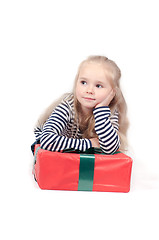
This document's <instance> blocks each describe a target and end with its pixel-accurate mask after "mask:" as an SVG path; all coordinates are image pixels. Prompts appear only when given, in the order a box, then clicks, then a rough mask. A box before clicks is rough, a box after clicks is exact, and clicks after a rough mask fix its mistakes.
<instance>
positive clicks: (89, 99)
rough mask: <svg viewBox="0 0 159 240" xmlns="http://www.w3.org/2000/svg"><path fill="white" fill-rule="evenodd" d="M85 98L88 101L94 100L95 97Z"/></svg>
mask: <svg viewBox="0 0 159 240" xmlns="http://www.w3.org/2000/svg"><path fill="white" fill-rule="evenodd" d="M84 99H85V100H88V101H94V100H95V99H94V98H87V97H84Z"/></svg>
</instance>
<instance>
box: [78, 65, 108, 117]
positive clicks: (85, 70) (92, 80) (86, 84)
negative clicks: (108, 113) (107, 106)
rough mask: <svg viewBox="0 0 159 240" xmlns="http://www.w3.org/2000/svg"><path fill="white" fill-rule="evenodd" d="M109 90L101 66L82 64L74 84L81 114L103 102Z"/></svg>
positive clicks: (104, 72)
mask: <svg viewBox="0 0 159 240" xmlns="http://www.w3.org/2000/svg"><path fill="white" fill-rule="evenodd" d="M111 89H112V86H111V84H110V81H109V80H108V79H107V77H106V70H105V69H104V67H103V66H102V65H101V64H97V63H84V64H83V66H82V67H81V69H80V72H79V76H78V80H77V84H76V97H77V99H78V101H79V102H80V104H81V107H82V110H83V113H85V114H87V113H89V112H90V111H91V110H92V109H93V108H94V107H95V106H96V105H97V104H99V103H101V102H102V101H103V100H105V98H106V97H107V96H108V94H109V93H110V91H111Z"/></svg>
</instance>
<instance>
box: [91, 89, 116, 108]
mask: <svg viewBox="0 0 159 240" xmlns="http://www.w3.org/2000/svg"><path fill="white" fill-rule="evenodd" d="M114 96H115V91H114V89H112V90H111V91H110V92H109V94H108V95H107V97H106V98H105V99H104V100H103V101H102V102H101V103H98V104H97V105H96V106H95V108H97V107H105V106H109V104H110V102H111V101H112V99H113V98H114Z"/></svg>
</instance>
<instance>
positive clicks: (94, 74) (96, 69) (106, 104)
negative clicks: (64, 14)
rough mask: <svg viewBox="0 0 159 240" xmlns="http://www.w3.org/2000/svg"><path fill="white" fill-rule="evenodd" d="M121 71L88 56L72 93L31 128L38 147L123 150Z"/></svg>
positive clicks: (125, 123)
mask: <svg viewBox="0 0 159 240" xmlns="http://www.w3.org/2000/svg"><path fill="white" fill-rule="evenodd" d="M120 77H121V72H120V69H119V68H118V66H117V65H116V64H115V62H113V61H112V60H110V59H108V58H106V57H104V56H90V57H88V58H87V59H86V60H84V61H83V62H82V63H81V64H80V66H79V69H78V72H77V75H76V78H75V83H74V88H73V92H72V93H69V94H65V95H64V96H63V97H62V98H61V99H60V100H59V101H58V102H56V103H53V104H52V105H51V106H50V107H49V108H48V109H47V110H46V112H45V113H44V114H43V115H42V116H41V117H40V118H39V120H38V123H37V125H36V127H35V129H34V133H35V136H36V140H37V141H38V140H39V141H40V144H41V148H43V149H45V150H49V151H61V150H63V149H68V148H74V149H78V150H81V151H85V150H86V149H88V148H90V147H100V148H101V149H102V151H103V152H104V153H106V154H112V153H114V152H115V151H117V150H118V149H120V150H122V151H124V150H126V132H127V128H128V120H127V117H126V102H125V100H124V97H123V94H122V92H121V89H120V84H119V80H120Z"/></svg>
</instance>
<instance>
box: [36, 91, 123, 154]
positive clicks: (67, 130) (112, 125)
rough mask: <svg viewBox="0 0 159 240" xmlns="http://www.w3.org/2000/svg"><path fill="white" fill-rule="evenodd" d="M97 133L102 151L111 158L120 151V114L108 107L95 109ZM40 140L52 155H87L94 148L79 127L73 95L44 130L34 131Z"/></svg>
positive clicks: (65, 99) (53, 114)
mask: <svg viewBox="0 0 159 240" xmlns="http://www.w3.org/2000/svg"><path fill="white" fill-rule="evenodd" d="M93 115H94V119H95V131H96V133H97V135H98V139H99V144H100V148H101V149H102V151H103V152H104V153H107V154H111V153H114V152H115V151H116V150H118V148H119V146H120V140H119V135H118V127H119V125H118V112H117V111H115V112H114V114H111V112H110V108H109V107H107V106H104V107H98V108H95V109H93ZM34 133H35V137H36V140H38V139H40V144H41V148H43V149H45V150H49V151H61V150H64V149H68V148H73V149H78V150H81V151H85V150H86V149H88V148H90V147H92V143H91V141H90V140H89V139H86V138H82V133H81V132H80V128H79V126H78V123H76V121H75V112H74V97H73V94H69V95H68V96H67V97H65V98H64V99H63V100H62V102H61V103H60V104H59V105H58V106H57V107H56V108H55V109H54V110H53V112H52V114H51V116H50V117H49V118H48V120H47V121H46V123H45V124H44V126H43V127H41V128H39V127H36V128H35V129H34Z"/></svg>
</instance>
